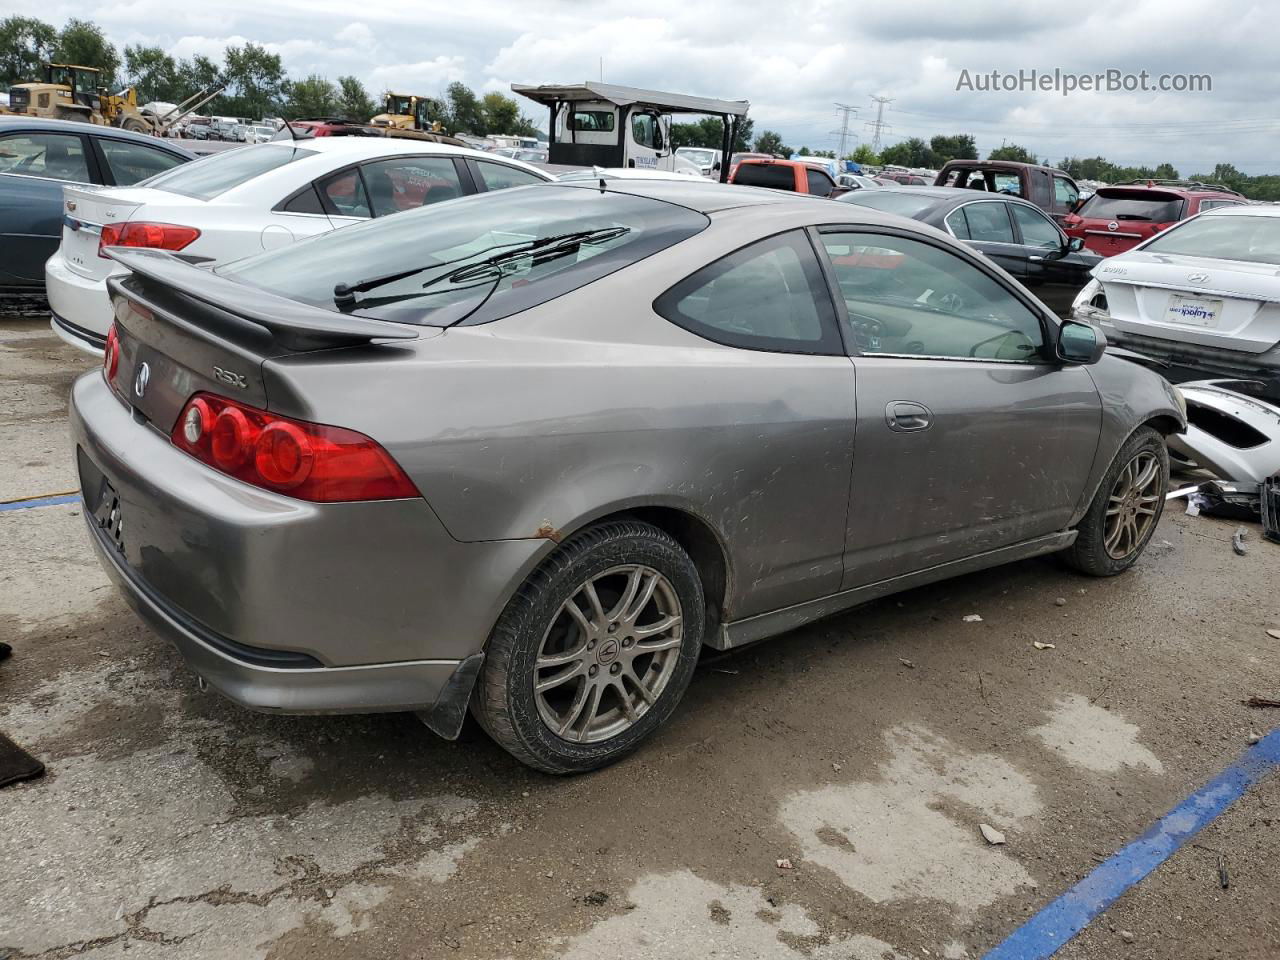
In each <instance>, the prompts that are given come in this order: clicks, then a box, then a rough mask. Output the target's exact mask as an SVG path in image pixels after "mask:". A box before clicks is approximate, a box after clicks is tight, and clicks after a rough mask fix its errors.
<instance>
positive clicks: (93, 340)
mask: <svg viewBox="0 0 1280 960" xmlns="http://www.w3.org/2000/svg"><path fill="white" fill-rule="evenodd" d="M50 315H51V316H52V317H53V322H54V323H56V324H57V325H58V326H59V327H61V328H62V330H63V331H64V332H65V333H68V334H70V335H71V336H73V337H75V338H76V339H77V340H83V341H84V342H85V343H87V344H89V345H90V346H94V347H97V348H98V349H99V350H105V349H106V348H107V338H106V337H104V336H103V335H102V334H100V333H94V332H93V331H92V330H86V329H85V328H84V327H80V326H77V325H76V324H74V323H72V322H71V321H70V320H67V319H66V318H65V317H60V316H58V315H57V314H56V313H53V311H50Z"/></svg>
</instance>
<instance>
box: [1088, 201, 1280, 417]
mask: <svg viewBox="0 0 1280 960" xmlns="http://www.w3.org/2000/svg"><path fill="white" fill-rule="evenodd" d="M1092 274H1093V279H1092V280H1091V281H1090V282H1089V283H1088V284H1086V285H1085V287H1084V289H1082V290H1081V291H1080V294H1079V295H1078V296H1077V297H1076V299H1075V302H1074V304H1073V305H1072V315H1073V317H1074V318H1075V319H1077V320H1083V321H1086V322H1089V323H1092V324H1094V325H1095V326H1097V327H1098V328H1100V329H1101V330H1102V332H1103V333H1104V334H1106V337H1107V342H1108V343H1110V344H1114V345H1117V346H1121V347H1127V348H1129V349H1131V350H1134V351H1137V352H1139V353H1142V354H1145V355H1146V356H1149V357H1152V358H1154V359H1156V360H1158V361H1162V362H1163V363H1165V364H1167V372H1166V373H1165V375H1166V376H1167V377H1168V379H1170V380H1172V381H1174V382H1175V383H1177V382H1181V381H1187V380H1201V379H1205V378H1221V377H1227V378H1231V379H1236V380H1257V381H1261V383H1262V385H1263V386H1262V389H1261V391H1260V396H1261V397H1262V398H1264V399H1269V400H1271V401H1272V402H1277V401H1280V206H1274V205H1270V204H1268V205H1265V206H1234V207H1223V208H1219V209H1216V210H1212V211H1210V212H1207V213H1202V214H1200V215H1199V216H1196V217H1192V218H1191V219H1189V220H1184V221H1183V222H1182V223H1180V224H1178V225H1177V226H1175V227H1172V228H1171V229H1169V230H1167V231H1165V232H1163V233H1159V234H1157V235H1156V236H1154V237H1152V238H1151V239H1150V240H1148V241H1146V242H1145V243H1143V244H1141V245H1140V246H1137V247H1135V248H1134V249H1132V250H1130V251H1128V252H1126V253H1122V254H1119V255H1117V256H1114V257H1111V258H1110V259H1108V260H1104V261H1103V262H1102V263H1100V264H1099V265H1098V266H1097V267H1095V268H1094V270H1093V272H1092Z"/></svg>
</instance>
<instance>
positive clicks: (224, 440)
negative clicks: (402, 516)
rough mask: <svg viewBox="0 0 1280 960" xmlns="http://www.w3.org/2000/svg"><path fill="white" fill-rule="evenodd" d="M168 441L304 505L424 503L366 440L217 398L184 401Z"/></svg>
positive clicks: (392, 463)
mask: <svg viewBox="0 0 1280 960" xmlns="http://www.w3.org/2000/svg"><path fill="white" fill-rule="evenodd" d="M170 440H171V441H172V442H173V444H174V445H175V446H177V447H180V448H181V449H183V450H185V451H186V452H187V453H189V454H191V455H192V456H193V457H195V458H196V459H197V460H199V461H201V462H202V463H206V464H208V465H209V466H211V467H213V468H214V469H215V470H218V471H220V472H222V473H225V474H227V475H228V476H231V477H235V478H236V479H237V480H241V481H243V482H245V483H250V484H253V485H254V486H256V487H262V488H264V489H267V490H276V491H279V492H281V493H287V494H288V495H289V496H291V497H296V498H297V499H299V500H310V501H312V502H315V503H335V502H339V501H351V500H396V499H403V498H405V497H420V496H422V494H420V493H419V492H418V488H417V487H415V486H414V485H413V481H412V480H410V479H409V477H408V476H407V475H406V474H405V472H404V471H403V470H401V469H400V465H399V464H398V463H396V462H395V461H394V460H393V459H391V455H390V454H388V453H387V451H385V450H383V449H382V447H380V446H379V445H378V444H377V443H375V442H374V441H373V440H370V439H369V438H368V437H366V436H365V435H364V434H362V433H356V432H355V431H354V430H347V429H345V428H344V427H330V426H326V425H325V424H320V423H308V422H306V421H305V420H294V419H292V418H290V417H281V416H278V415H277V414H274V413H268V412H267V411H265V410H259V409H257V408H256V407H250V406H247V405H245V404H243V403H237V402H236V401H234V400H229V399H227V398H226V397H219V396H217V395H216V394H212V393H198V394H196V395H195V396H193V397H192V398H191V399H190V400H188V401H187V405H186V406H185V407H184V408H183V410H182V414H181V415H180V416H179V417H178V420H177V422H176V423H175V424H174V425H173V431H172V433H171V434H170Z"/></svg>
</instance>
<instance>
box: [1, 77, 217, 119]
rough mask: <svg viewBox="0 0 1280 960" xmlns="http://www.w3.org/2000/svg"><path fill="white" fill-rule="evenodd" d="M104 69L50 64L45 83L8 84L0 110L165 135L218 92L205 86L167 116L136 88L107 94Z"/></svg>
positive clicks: (28, 115)
mask: <svg viewBox="0 0 1280 960" xmlns="http://www.w3.org/2000/svg"><path fill="white" fill-rule="evenodd" d="M101 77H102V71H100V70H99V69H98V68H97V67H84V66H79V65H77V64H72V63H46V64H45V65H44V82H43V83H39V82H37V83H19V84H17V85H15V86H12V87H10V88H9V108H8V110H7V111H5V110H3V109H0V113H4V112H7V113H10V114H15V113H16V114H19V115H21V116H27V117H47V118H51V119H54V120H80V121H83V122H85V123H96V124H98V125H100V126H105V127H121V128H122V129H125V130H133V131H135V132H137V133H151V134H155V135H156V136H164V135H165V133H166V132H167V131H168V130H169V128H170V127H172V126H173V125H174V124H175V123H177V122H178V121H179V120H181V119H182V118H183V117H185V116H186V115H187V114H189V113H191V112H192V111H193V110H198V109H199V108H200V107H202V106H204V105H205V104H206V103H208V102H209V101H210V100H212V99H213V98H214V97H216V96H217V95H218V94H219V93H221V92H222V88H221V87H219V88H218V89H216V90H213V91H212V92H210V91H208V90H202V91H200V92H199V93H197V94H195V96H192V97H189V98H188V99H186V100H184V101H183V102H182V103H180V104H179V105H178V106H177V107H175V108H174V109H172V110H170V111H169V112H168V113H166V114H164V115H163V116H156V115H155V114H151V113H144V112H142V111H141V110H139V109H138V93H137V90H135V89H134V88H133V87H127V88H125V89H124V90H121V91H120V92H119V93H109V92H107V88H106V87H104V86H102V84H101Z"/></svg>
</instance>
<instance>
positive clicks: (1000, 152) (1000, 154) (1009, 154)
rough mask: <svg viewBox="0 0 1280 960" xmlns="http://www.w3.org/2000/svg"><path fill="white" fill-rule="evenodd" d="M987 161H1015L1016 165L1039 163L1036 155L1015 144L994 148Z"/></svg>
mask: <svg viewBox="0 0 1280 960" xmlns="http://www.w3.org/2000/svg"><path fill="white" fill-rule="evenodd" d="M987 159H988V160H1016V161H1017V162H1018V163H1039V162H1040V161H1039V160H1037V159H1036V155H1035V154H1034V153H1032V152H1031V151H1030V150H1028V149H1027V148H1026V147H1020V146H1018V145H1017V144H1016V143H1009V144H1006V145H1005V146H1003V147H996V148H995V149H994V150H992V151H991V152H990V153H989V154H987Z"/></svg>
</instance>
